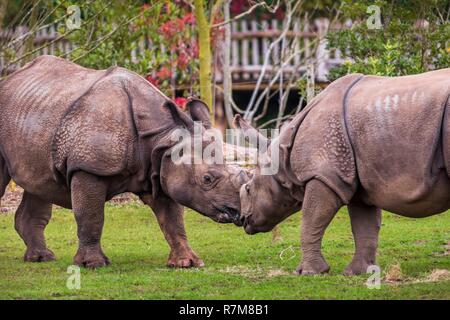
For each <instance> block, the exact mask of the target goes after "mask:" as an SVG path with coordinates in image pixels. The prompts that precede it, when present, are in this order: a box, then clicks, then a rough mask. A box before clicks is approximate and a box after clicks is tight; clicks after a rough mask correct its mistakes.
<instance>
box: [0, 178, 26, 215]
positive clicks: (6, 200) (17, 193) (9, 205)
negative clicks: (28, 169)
mask: <svg viewBox="0 0 450 320" xmlns="http://www.w3.org/2000/svg"><path fill="white" fill-rule="evenodd" d="M22 193H23V189H22V188H21V187H19V186H14V185H12V184H9V186H8V187H7V188H6V191H5V194H4V195H3V197H2V199H1V202H0V203H1V206H0V213H7V212H14V211H16V209H17V207H18V206H19V204H20V201H21V200H22Z"/></svg>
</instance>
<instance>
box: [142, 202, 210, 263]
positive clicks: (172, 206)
mask: <svg viewBox="0 0 450 320" xmlns="http://www.w3.org/2000/svg"><path fill="white" fill-rule="evenodd" d="M141 199H142V201H144V202H145V203H146V204H148V205H149V206H150V207H151V208H152V209H153V212H154V213H155V215H156V218H157V220H158V223H159V226H160V228H161V231H162V232H163V233H164V237H165V238H166V241H167V243H168V244H169V246H170V254H169V260H168V261H167V266H168V267H176V268H190V267H203V266H204V265H205V264H204V263H203V261H202V260H201V259H200V258H199V257H198V256H197V254H196V253H195V252H194V251H193V250H192V249H191V247H190V246H189V243H188V240H187V237H186V231H185V229H184V220H183V206H182V205H180V204H178V203H176V202H174V201H173V200H171V199H168V198H165V197H161V198H158V199H156V200H154V199H153V198H152V197H151V196H150V195H146V196H143V197H141Z"/></svg>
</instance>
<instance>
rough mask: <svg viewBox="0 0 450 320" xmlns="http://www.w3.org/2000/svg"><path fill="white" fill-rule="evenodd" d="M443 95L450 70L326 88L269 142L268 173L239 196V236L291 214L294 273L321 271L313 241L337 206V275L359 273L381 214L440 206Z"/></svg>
mask: <svg viewBox="0 0 450 320" xmlns="http://www.w3.org/2000/svg"><path fill="white" fill-rule="evenodd" d="M449 95H450V69H443V70H437V71H432V72H427V73H424V74H419V75H411V76H402V77H380V76H364V75H361V74H352V75H348V76H345V77H342V78H340V79H338V80H336V81H335V82H333V83H331V84H330V85H329V86H328V87H327V88H326V89H325V90H324V91H322V92H321V93H320V94H319V95H318V96H317V97H315V99H313V100H312V101H311V102H310V103H309V104H308V106H306V108H305V109H304V110H303V111H302V112H300V113H299V114H298V115H297V116H296V117H295V118H294V119H293V121H292V122H290V124H289V126H287V128H285V129H284V130H283V131H282V132H281V133H280V135H279V137H278V140H277V142H278V143H274V142H272V145H271V147H270V148H269V151H268V152H267V153H266V154H265V156H266V157H268V156H270V155H271V154H272V153H273V150H279V161H280V164H279V170H278V172H277V173H276V174H273V175H262V174H261V165H259V166H258V168H256V170H255V172H254V177H253V178H252V179H251V180H250V181H249V182H248V183H246V184H245V185H243V187H242V188H241V216H242V220H243V223H244V227H245V231H246V232H247V233H249V234H254V233H257V232H265V231H269V230H270V229H272V228H273V227H274V226H275V225H276V224H277V223H279V222H280V221H282V220H283V219H285V218H286V217H288V216H289V215H291V214H293V213H294V212H296V211H298V210H299V209H301V210H302V212H303V215H302V227H301V249H302V253H303V256H302V261H301V263H300V265H299V267H298V268H297V273H298V274H319V273H324V272H327V271H328V270H329V266H328V264H327V263H326V262H325V259H324V257H323V256H322V253H321V242H322V237H323V234H324V232H325V229H326V228H327V226H328V224H329V223H330V222H331V220H332V219H333V217H334V215H335V214H336V212H337V211H338V210H339V208H340V207H341V206H343V205H347V207H348V211H349V215H350V222H351V227H352V232H353V236H354V241H355V248H356V249H355V253H354V256H353V259H352V261H351V262H350V264H349V265H348V266H347V268H346V269H345V271H344V274H346V275H354V274H361V273H365V272H367V268H368V266H370V265H373V264H375V256H376V250H377V245H378V233H379V230H380V225H381V209H385V210H387V211H390V212H392V213H396V214H399V215H403V216H407V217H414V218H419V217H426V216H430V215H434V214H438V213H441V212H443V211H445V210H447V209H449V208H450V178H449V174H450V110H449V107H450V105H449V103H450V102H449ZM235 121H236V125H237V126H238V127H242V128H245V129H246V130H247V131H248V130H251V127H250V126H249V125H248V124H247V123H246V122H245V121H244V120H243V119H240V118H237V119H236V120H235ZM253 130H254V129H253ZM255 134H257V132H255V131H254V132H253V135H255ZM274 148H278V149H274ZM275 160H277V159H276V158H275V159H272V161H275Z"/></svg>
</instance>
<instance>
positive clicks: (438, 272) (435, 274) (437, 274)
mask: <svg viewBox="0 0 450 320" xmlns="http://www.w3.org/2000/svg"><path fill="white" fill-rule="evenodd" d="M442 280H450V271H449V270H447V269H434V270H433V271H431V273H430V274H429V276H428V281H429V282H436V281H442Z"/></svg>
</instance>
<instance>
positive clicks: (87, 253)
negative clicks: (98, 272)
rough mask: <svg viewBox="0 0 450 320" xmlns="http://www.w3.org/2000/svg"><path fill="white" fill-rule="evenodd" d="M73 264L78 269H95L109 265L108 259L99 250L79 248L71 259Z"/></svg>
mask: <svg viewBox="0 0 450 320" xmlns="http://www.w3.org/2000/svg"><path fill="white" fill-rule="evenodd" d="M73 263H74V264H76V265H78V266H80V267H86V268H89V269H96V268H101V267H105V266H107V265H109V259H108V257H107V256H105V254H104V253H103V251H102V250H101V249H99V248H80V249H78V252H77V254H76V255H75V257H74V258H73Z"/></svg>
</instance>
